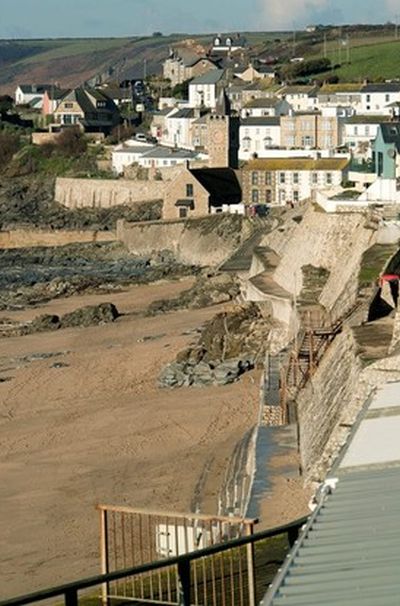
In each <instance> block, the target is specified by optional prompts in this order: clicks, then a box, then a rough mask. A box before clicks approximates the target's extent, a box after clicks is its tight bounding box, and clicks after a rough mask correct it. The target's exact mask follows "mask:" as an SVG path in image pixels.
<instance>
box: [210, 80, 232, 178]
mask: <svg viewBox="0 0 400 606" xmlns="http://www.w3.org/2000/svg"><path fill="white" fill-rule="evenodd" d="M239 128H240V120H239V118H238V117H236V116H232V115H231V110H230V102H229V99H228V97H227V95H226V94H225V91H224V90H221V92H220V95H219V98H218V102H217V105H216V108H215V112H213V113H211V114H208V116H207V136H208V145H207V150H208V156H209V166H210V167H214V168H215V167H216V168H219V167H226V166H229V167H230V168H237V167H238V157H239V145H240V141H239Z"/></svg>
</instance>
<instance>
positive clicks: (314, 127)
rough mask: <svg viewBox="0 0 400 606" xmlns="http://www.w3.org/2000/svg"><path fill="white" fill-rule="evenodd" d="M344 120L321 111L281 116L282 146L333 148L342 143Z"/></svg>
mask: <svg viewBox="0 0 400 606" xmlns="http://www.w3.org/2000/svg"><path fill="white" fill-rule="evenodd" d="M342 132H343V121H342V119H341V118H338V117H337V116H336V115H333V116H330V115H328V116H325V115H323V114H322V112H320V111H309V112H304V111H303V112H296V113H293V114H292V115H289V116H281V145H282V147H289V148H291V147H303V148H319V149H332V148H335V147H339V146H340V145H341V144H342Z"/></svg>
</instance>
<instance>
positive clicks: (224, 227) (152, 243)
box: [117, 215, 253, 266]
mask: <svg viewBox="0 0 400 606" xmlns="http://www.w3.org/2000/svg"><path fill="white" fill-rule="evenodd" d="M252 230H253V225H252V223H251V221H250V220H249V219H247V218H242V217H239V216H238V215H212V216H208V217H203V218H201V219H189V220H185V219H183V220H178V219H177V220H172V221H151V222H150V221H149V222H146V223H144V222H143V223H128V222H127V221H124V220H120V221H118V222H117V239H118V240H120V241H121V242H123V243H124V244H125V246H127V247H128V249H129V251H130V252H132V253H135V254H138V255H147V254H151V253H153V252H157V251H164V250H169V251H171V252H172V253H173V254H174V255H175V257H176V258H177V260H178V261H180V262H182V263H187V264H190V265H200V266H217V265H219V264H220V263H222V262H223V261H224V260H225V259H227V258H228V257H229V256H230V255H231V254H232V253H233V252H234V251H235V250H236V248H237V247H238V246H240V244H241V243H242V242H243V241H244V240H246V239H247V238H248V237H249V236H250V235H251V233H252Z"/></svg>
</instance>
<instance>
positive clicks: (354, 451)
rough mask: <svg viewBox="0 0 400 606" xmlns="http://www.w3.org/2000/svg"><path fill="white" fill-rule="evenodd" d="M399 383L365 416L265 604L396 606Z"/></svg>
mask: <svg viewBox="0 0 400 606" xmlns="http://www.w3.org/2000/svg"><path fill="white" fill-rule="evenodd" d="M399 431H400V383H399V382H397V383H386V385H384V386H382V387H380V388H379V389H378V390H377V392H376V393H375V395H374V396H373V397H372V399H371V401H370V402H367V404H366V406H365V407H364V408H363V410H362V411H361V413H360V415H359V418H358V420H357V423H356V424H355V427H354V428H353V431H352V433H351V434H350V437H349V439H348V444H347V446H346V447H345V449H344V451H343V452H342V453H341V455H340V456H339V458H338V459H337V461H336V463H335V465H334V467H333V469H332V471H331V472H330V474H329V476H328V478H327V481H326V482H325V483H324V485H323V487H322V490H321V491H320V493H319V495H318V498H317V503H318V504H317V508H316V510H315V511H314V513H313V514H312V515H311V517H310V519H309V522H308V523H307V525H306V528H305V529H304V531H303V533H302V534H301V536H300V538H299V541H298V542H297V544H296V546H295V547H294V549H293V550H292V552H291V554H290V556H289V558H288V559H287V562H286V563H285V565H284V567H283V569H282V571H281V572H280V573H279V574H278V576H277V577H276V579H275V581H274V583H273V584H272V586H271V587H270V589H269V591H268V593H267V595H266V596H265V598H264V600H263V601H262V602H261V605H262V606H316V605H318V606H320V605H324V606H339V605H346V606H350V605H354V606H358V605H359V606H394V605H396V604H399V595H400V575H399V570H400V524H399V520H400V508H399V503H400V442H399V439H398V435H399Z"/></svg>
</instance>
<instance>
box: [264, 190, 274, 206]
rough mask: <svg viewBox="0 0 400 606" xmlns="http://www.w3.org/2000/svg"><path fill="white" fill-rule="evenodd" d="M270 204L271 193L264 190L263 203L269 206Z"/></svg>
mask: <svg viewBox="0 0 400 606" xmlns="http://www.w3.org/2000/svg"><path fill="white" fill-rule="evenodd" d="M271 202H272V191H271V190H270V189H266V190H265V203H266V204H271Z"/></svg>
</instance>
